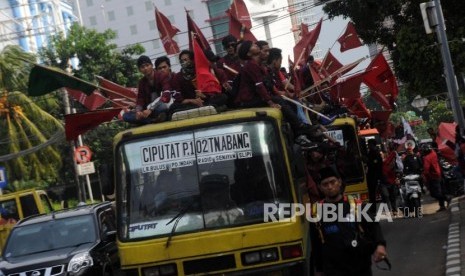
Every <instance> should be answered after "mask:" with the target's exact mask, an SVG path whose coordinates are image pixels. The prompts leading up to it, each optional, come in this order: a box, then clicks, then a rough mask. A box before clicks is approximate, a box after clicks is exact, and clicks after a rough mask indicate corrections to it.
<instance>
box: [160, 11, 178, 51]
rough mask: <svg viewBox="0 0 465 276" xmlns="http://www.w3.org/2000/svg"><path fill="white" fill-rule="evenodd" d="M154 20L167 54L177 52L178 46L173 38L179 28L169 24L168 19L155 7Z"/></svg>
mask: <svg viewBox="0 0 465 276" xmlns="http://www.w3.org/2000/svg"><path fill="white" fill-rule="evenodd" d="M155 20H156V21H157V28H158V33H159V34H160V39H161V42H162V43H163V47H164V48H165V51H166V53H167V54H168V55H174V54H177V53H179V47H178V44H177V43H176V41H174V40H173V36H175V35H176V34H177V33H178V32H179V30H178V28H176V27H175V26H173V25H171V23H170V21H169V19H168V18H167V17H166V16H165V15H163V14H162V13H161V12H160V11H159V10H158V9H157V8H155Z"/></svg>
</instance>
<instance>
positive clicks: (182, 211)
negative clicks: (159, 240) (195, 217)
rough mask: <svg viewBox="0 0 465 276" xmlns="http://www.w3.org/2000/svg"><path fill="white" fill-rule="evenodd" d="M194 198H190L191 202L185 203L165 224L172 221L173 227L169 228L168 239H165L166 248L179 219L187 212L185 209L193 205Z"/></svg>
mask: <svg viewBox="0 0 465 276" xmlns="http://www.w3.org/2000/svg"><path fill="white" fill-rule="evenodd" d="M194 203H195V200H192V202H191V203H189V204H188V205H186V207H184V208H182V209H181V210H180V211H179V213H177V214H176V216H174V217H173V218H172V219H171V220H170V221H168V222H167V223H166V225H168V224H170V223H172V222H173V221H174V225H173V228H171V232H170V234H169V236H168V240H167V241H166V244H165V248H168V247H169V246H170V243H171V239H172V238H173V235H174V233H175V232H176V227H177V226H178V223H179V221H180V220H181V219H182V217H183V216H184V215H185V214H186V213H187V211H188V210H189V209H190V208H191V207H192V206H193V205H194Z"/></svg>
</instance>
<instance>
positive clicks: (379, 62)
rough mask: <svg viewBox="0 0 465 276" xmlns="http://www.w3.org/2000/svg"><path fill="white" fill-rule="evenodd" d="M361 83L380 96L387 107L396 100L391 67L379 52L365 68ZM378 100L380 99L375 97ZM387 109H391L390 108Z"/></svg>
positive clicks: (395, 85)
mask: <svg viewBox="0 0 465 276" xmlns="http://www.w3.org/2000/svg"><path fill="white" fill-rule="evenodd" d="M365 72H366V73H367V74H365V77H364V79H363V82H364V83H365V84H366V85H367V86H368V87H369V88H370V89H371V90H372V94H373V91H376V92H378V93H380V94H382V95H383V96H384V97H385V98H386V99H387V102H388V103H389V105H391V102H394V101H395V100H396V99H397V96H398V94H399V88H398V87H397V82H396V77H395V76H394V74H393V72H392V70H391V67H389V64H388V63H387V61H386V59H385V58H384V55H383V53H382V52H379V53H378V54H377V55H376V57H375V58H374V59H373V60H372V61H371V63H370V65H368V67H367V68H366V70H365ZM375 99H377V100H379V99H381V97H379V96H377V95H376V96H375ZM383 101H384V100H383ZM380 103H381V104H382V105H383V106H385V104H384V103H383V102H380ZM388 109H392V106H390V107H389V108H388Z"/></svg>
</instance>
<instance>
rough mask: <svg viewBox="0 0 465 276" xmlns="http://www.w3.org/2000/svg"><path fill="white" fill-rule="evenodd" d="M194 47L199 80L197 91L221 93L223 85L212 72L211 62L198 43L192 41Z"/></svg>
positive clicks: (196, 71) (194, 40)
mask: <svg viewBox="0 0 465 276" xmlns="http://www.w3.org/2000/svg"><path fill="white" fill-rule="evenodd" d="M192 44H193V46H194V60H195V74H196V78H197V89H198V90H200V91H201V92H205V93H221V85H220V83H219V81H218V79H217V78H216V77H215V76H214V75H213V74H212V72H211V71H210V62H209V61H208V59H207V57H206V56H205V54H204V53H203V50H202V48H200V45H199V44H198V43H197V39H193V40H192Z"/></svg>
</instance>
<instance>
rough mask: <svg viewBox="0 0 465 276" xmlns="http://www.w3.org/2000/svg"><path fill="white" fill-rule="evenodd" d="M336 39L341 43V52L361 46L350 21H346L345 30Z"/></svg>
mask: <svg viewBox="0 0 465 276" xmlns="http://www.w3.org/2000/svg"><path fill="white" fill-rule="evenodd" d="M337 41H338V42H339V43H340V44H341V52H344V51H347V50H350V49H354V48H357V47H360V46H362V42H361V41H360V39H359V38H358V35H357V31H356V30H355V27H354V24H352V22H349V23H347V28H346V31H345V32H344V34H343V35H342V36H341V37H340V38H338V39H337Z"/></svg>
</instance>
